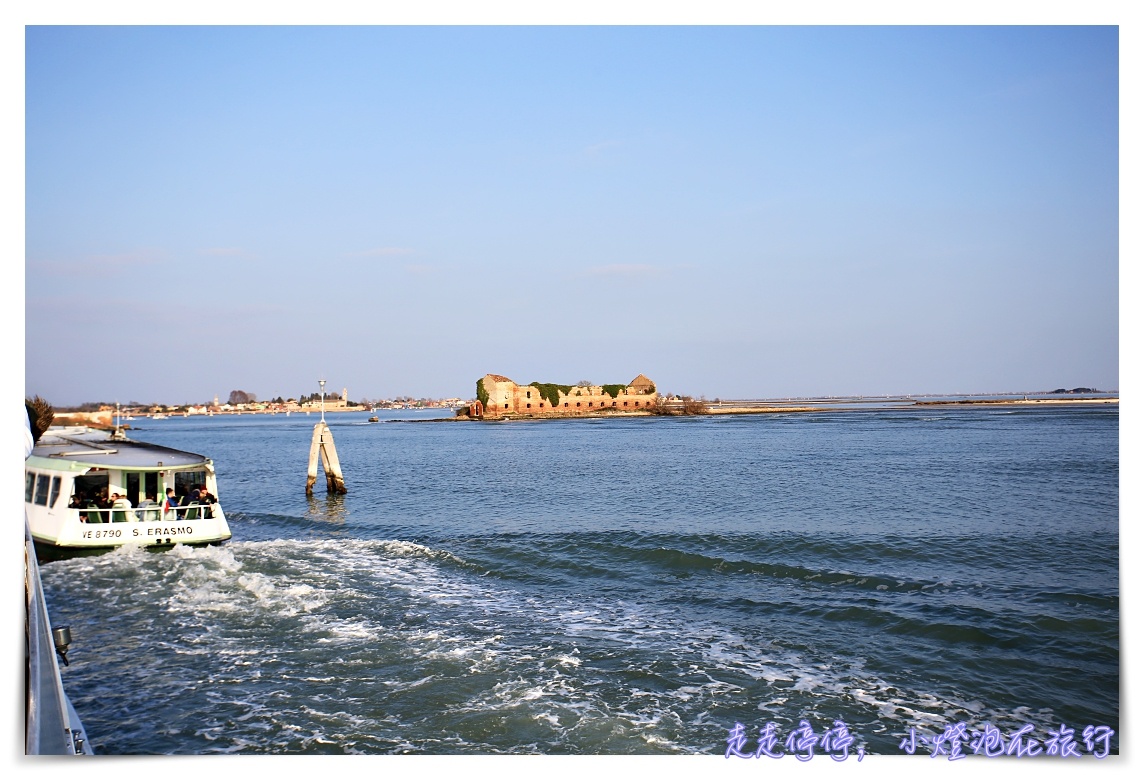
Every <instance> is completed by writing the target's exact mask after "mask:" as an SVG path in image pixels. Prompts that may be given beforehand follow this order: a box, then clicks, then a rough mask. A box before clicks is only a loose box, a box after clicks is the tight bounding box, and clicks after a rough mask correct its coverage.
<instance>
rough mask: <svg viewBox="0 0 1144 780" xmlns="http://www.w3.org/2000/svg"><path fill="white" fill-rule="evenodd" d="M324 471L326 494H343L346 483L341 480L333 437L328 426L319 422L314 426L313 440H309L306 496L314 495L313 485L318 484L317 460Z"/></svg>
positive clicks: (339, 465)
mask: <svg viewBox="0 0 1144 780" xmlns="http://www.w3.org/2000/svg"><path fill="white" fill-rule="evenodd" d="M319 456H320V457H321V459H322V465H323V466H324V467H325V469H326V492H327V493H345V492H346V481H345V480H344V479H342V464H341V463H339V462H338V451H337V450H336V449H335V448H334V435H333V434H332V433H330V426H328V425H326V423H325V422H320V423H318V424H317V425H315V426H314V438H313V439H311V440H310V467H309V468H308V469H307V470H306V495H308V496H312V495H314V485H315V484H316V483H317V482H318V458H319Z"/></svg>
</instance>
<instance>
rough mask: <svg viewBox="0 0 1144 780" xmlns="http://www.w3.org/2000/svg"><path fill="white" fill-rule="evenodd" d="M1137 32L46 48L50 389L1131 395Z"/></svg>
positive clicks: (467, 31)
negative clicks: (1128, 157)
mask: <svg viewBox="0 0 1144 780" xmlns="http://www.w3.org/2000/svg"><path fill="white" fill-rule="evenodd" d="M1118 37H1119V36H1118V31H1117V28H1115V27H1067V26H1064V27H320V28H319V27H253V28H252V27H242V28H230V27H130V28H121V27H73V28H67V27H29V28H28V29H27V32H26V36H25V47H26V48H25V68H26V71H25V90H26V92H25V269H24V270H25V328H26V335H25V341H26V355H25V392H26V394H33V393H38V394H40V395H43V396H44V397H46V398H47V399H48V400H49V401H52V402H53V403H56V404H57V405H64V404H71V403H79V402H83V401H94V400H112V401H113V400H120V401H123V402H127V401H129V400H137V401H141V402H152V401H156V402H166V403H185V402H194V401H204V400H209V399H210V398H212V397H213V396H215V395H218V396H220V397H222V398H225V397H226V395H227V394H229V392H230V391H231V390H234V389H243V390H246V391H249V392H253V393H255V394H256V395H257V396H258V397H259V398H269V397H273V396H277V395H283V396H290V395H297V394H299V393H302V392H312V391H315V390H316V389H317V379H318V377H319V376H325V377H326V378H327V379H328V380H329V385H328V386H329V387H334V388H337V389H339V390H340V388H342V387H347V388H348V389H349V393H350V396H351V397H352V398H355V399H358V398H363V397H368V398H378V397H392V396H394V395H397V394H410V395H415V396H435V397H444V396H461V397H466V398H467V397H469V396H471V395H472V394H473V392H474V389H473V388H474V383H475V381H476V379H477V378H478V377H480V376H482V375H483V374H485V373H487V372H494V373H500V374H505V375H507V376H509V377H512V378H513V379H516V380H517V381H521V382H529V381H533V380H537V381H548V382H558V383H575V382H577V381H579V380H581V379H588V380H590V381H593V382H597V383H603V382H626V381H629V380H630V379H632V378H633V377H635V376H636V374H638V373H641V372H642V373H645V374H647V375H648V376H649V377H651V378H652V379H654V380H655V381H656V382H657V384H658V385H659V387H660V389H661V390H666V391H673V392H680V393H691V394H695V395H700V394H703V395H706V396H707V397H708V398H714V397H724V398H762V397H785V396H802V395H844V394H888V393H944V392H949V393H961V392H1005V391H1015V392H1020V391H1035V390H1049V389H1053V388H1056V387H1061V386H1064V387H1076V386H1082V385H1083V386H1090V387H1098V388H1101V389H1117V388H1118V387H1119V363H1118V350H1119V335H1118V334H1119V331H1118V321H1119V315H1120V312H1119V308H1118V273H1119V235H1118V234H1119V224H1118V209H1119V200H1118V187H1119V164H1120V161H1119V157H1118V146H1119V136H1118V133H1119V131H1118V124H1119V108H1118V91H1119V88H1120V83H1119V75H1118V67H1119V65H1118V62H1119V56H1120V55H1119V44H1118ZM36 342H38V343H40V344H44V343H47V344H56V345H58V344H64V345H67V346H66V352H67V359H61V356H60V354H59V353H58V351H44V350H42V349H38V348H33V345H34V343H36Z"/></svg>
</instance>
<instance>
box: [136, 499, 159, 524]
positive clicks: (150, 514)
mask: <svg viewBox="0 0 1144 780" xmlns="http://www.w3.org/2000/svg"><path fill="white" fill-rule="evenodd" d="M138 514H139V515H140V516H141V518H142V519H143V520H145V521H148V522H157V521H158V520H159V504H158V503H157V502H156V501H155V494H154V493H148V494H147V497H146V498H144V499H143V500H142V501H140V502H139V513H138Z"/></svg>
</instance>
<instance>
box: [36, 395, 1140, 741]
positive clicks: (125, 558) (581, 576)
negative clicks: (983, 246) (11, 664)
mask: <svg viewBox="0 0 1144 780" xmlns="http://www.w3.org/2000/svg"><path fill="white" fill-rule="evenodd" d="M440 415H441V412H439V411H438V412H436V413H435V414H434V413H428V414H427V413H424V412H394V413H391V414H389V415H383V421H382V422H380V423H374V424H369V423H367V422H366V417H367V416H368V415H367V414H365V413H361V414H358V413H350V414H342V413H339V414H329V415H327V421H328V422H329V423H330V426H331V429H332V431H333V435H334V438H335V442H336V445H337V449H338V454H339V456H340V458H341V461H342V464H343V468H344V472H345V478H346V484H347V486H348V489H349V493H348V494H347V495H345V496H341V497H327V496H326V495H325V494H324V493H321V494H316V495H315V497H313V498H310V499H308V498H307V497H306V496H305V494H304V486H305V476H306V475H305V470H306V461H307V457H308V453H309V443H310V433H311V429H312V426H313V425H314V423H316V422H317V419H318V418H317V415H314V416H309V417H308V416H304V415H302V416H299V415H293V416H291V417H285V416H283V415H277V416H250V415H247V416H227V417H213V418H197V419H196V418H186V419H183V418H175V419H170V420H163V421H152V420H138V421H136V424H137V426H138V427H137V428H136V430H134V431H133V432H132V433H131V435H132V437H133V438H137V439H141V440H144V441H151V442H155V443H159V444H167V445H170V446H174V447H179V448H181V449H187V450H191V451H194V452H201V453H203V454H206V455H209V456H210V457H212V458H213V459H214V461H215V465H216V469H217V472H218V480H219V498H220V500H221V501H222V502H223V506H224V508H225V510H226V512H227V515H228V517H229V519H230V523H231V529H232V531H233V533H234V538H233V540H232V541H231V542H229V543H227V544H225V545H223V546H220V547H211V548H205V549H184V548H180V547H177V548H175V549H174V550H171V551H167V552H161V553H155V552H145V551H139V550H120V551H116V552H112V553H106V554H102V555H98V556H88V557H82V558H73V559H70V560H63V561H57V562H52V563H48V564H46V565H44V566H43V569H42V576H43V580H44V585H45V589H46V592H47V596H48V605H49V610H50V611H51V614H52V619H53V622H55V623H56V624H63V623H67V624H70V625H71V628H72V633H73V636H74V643H73V645H72V649H71V652H70V653H69V659H70V660H71V666H69V667H66V668H64V669H63V676H64V681H65V685H66V686H67V688H68V691H69V695H70V696H71V698H72V700H73V703H74V704H75V706H76V709H77V710H78V711H79V714H80V716H81V718H82V719H83V721H84V725H85V726H86V728H87V730H88V733H89V736H90V738H91V740H92V742H93V743H94V748H95V751H96V753H102V754H133V753H160V754H201V753H366V754H377V753H407V752H408V753H431V754H485V753H544V754H692V753H707V754H716V755H722V754H723V753H724V751H725V750H726V749H727V739H728V733H729V730H730V729H731V728H732V727H734V725H735V724H736V723H741V724H743V726H744V728H745V730H746V733H747V735H748V742H747V745H746V749H747V750H753V749H754V747H755V744H756V742H755V737H756V736H757V734H758V729H759V728H760V727H763V726H765V725H766V724H767V723H768V722H773V723H774V724H776V728H777V732H778V734H779V738H780V742H781V741H782V740H783V739H784V738H785V737H786V736H787V735H789V734H790V733H792V732H793V731H794V730H795V729H796V728H798V727H799V725H800V722H801V721H804V720H805V721H806V722H807V724H808V725H809V726H810V727H811V728H812V729H813V730H814V732H815V733H817V734H819V735H821V734H822V733H823V732H824V731H826V730H827V729H830V728H831V727H832V726H834V722H835V721H836V720H841V721H842V722H844V723H845V724H846V726H847V728H848V730H849V732H850V734H851V735H852V736H853V737H854V745H853V747H852V751H853V750H856V749H857V748H858V747H862V748H863V749H864V750H865V752H866V753H875V754H882V753H884V754H900V753H901V752H902V751H901V748H900V747H899V744H900V743H901V741H902V739H903V738H904V737H906V736H907V735H908V734H909V730H910V729H911V728H914V729H915V730H916V733H917V734H918V735H929V736H931V737H932V736H935V735H937V734H939V733H941V732H942V730H943V729H944V728H945V727H946V726H948V725H950V724H953V723H955V722H958V721H964V722H965V723H967V725H968V728H969V729H970V730H976V729H981V728H983V727H984V725H985V724H986V723H990V724H992V725H994V726H996V727H998V728H999V729H1000V730H1001V732H1002V733H1003V734H1005V735H1009V734H1011V733H1012V732H1014V731H1016V730H1017V729H1019V728H1020V727H1021V726H1023V725H1025V724H1033V726H1034V732H1033V734H1031V735H1030V736H1033V737H1035V738H1038V739H1041V740H1044V739H1048V738H1049V732H1050V731H1051V730H1056V729H1058V728H1059V727H1060V725H1061V724H1065V725H1067V726H1068V727H1070V728H1073V729H1075V730H1076V739H1077V742H1078V743H1080V749H1081V752H1082V753H1083V752H1086V751H1085V747H1084V744H1083V740H1082V738H1081V734H1082V730H1083V729H1084V727H1085V726H1087V725H1106V726H1109V727H1111V728H1112V729H1114V730H1116V731H1117V732H1119V721H1120V695H1119V688H1120V678H1119V663H1120V655H1119V612H1120V599H1119V585H1118V568H1119V536H1118V519H1119V506H1118V492H1119V459H1118V446H1119V442H1118V424H1119V418H1118V411H1117V409H1116V408H1115V406H1095V407H1094V406H1088V407H1081V406H1077V407H1069V408H1052V409H1045V408H1041V409H1033V408H1017V407H1010V408H961V409H956V408H950V409H945V408H937V409H935V408H932V407H931V408H927V409H924V410H900V409H897V410H878V409H874V410H869V411H838V412H824V413H802V414H799V413H791V414H773V415H750V416H719V417H704V418H636V419H608V420H563V421H555V420H551V421H543V422H513V423H469V422H465V423H460V422H425V421H416V420H424V418H426V417H427V416H440ZM388 420H399V421H396V422H390V421H388ZM323 486H324V480H321V479H320V480H319V489H321V488H322V487H323ZM1118 744H1119V733H1117V735H1116V736H1115V737H1114V738H1113V740H1112V744H1111V747H1112V749H1113V750H1114V751H1115V750H1116V749H1117V746H1118ZM919 750H927V748H921V747H919ZM819 751H820V752H821V749H819Z"/></svg>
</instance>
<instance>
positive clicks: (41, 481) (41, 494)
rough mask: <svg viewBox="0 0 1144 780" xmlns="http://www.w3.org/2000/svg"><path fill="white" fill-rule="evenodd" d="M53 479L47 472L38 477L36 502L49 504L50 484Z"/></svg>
mask: <svg viewBox="0 0 1144 780" xmlns="http://www.w3.org/2000/svg"><path fill="white" fill-rule="evenodd" d="M50 483H51V480H50V479H49V478H48V475H47V474H40V475H39V476H38V477H36V503H37V504H39V505H40V506H47V505H48V485H49V484H50Z"/></svg>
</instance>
